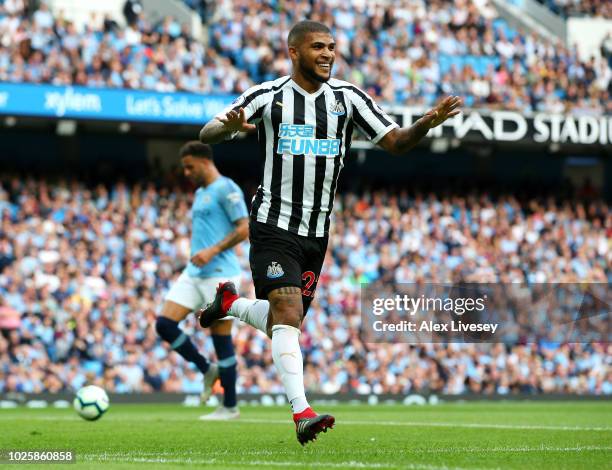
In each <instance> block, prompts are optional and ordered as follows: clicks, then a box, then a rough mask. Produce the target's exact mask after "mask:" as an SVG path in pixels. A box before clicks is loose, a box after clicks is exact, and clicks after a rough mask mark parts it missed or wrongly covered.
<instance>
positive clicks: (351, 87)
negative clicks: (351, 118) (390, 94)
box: [329, 85, 392, 126]
mask: <svg viewBox="0 0 612 470" xmlns="http://www.w3.org/2000/svg"><path fill="white" fill-rule="evenodd" d="M329 87H330V88H331V89H333V90H341V89H347V90H351V91H352V92H353V93H355V94H356V95H357V96H359V97H360V98H361V99H362V100H363V101H365V102H366V104H367V106H368V108H370V111H372V113H373V114H374V116H376V117H377V118H378V119H379V120H380V122H382V123H383V124H384V125H385V126H390V125H391V124H392V123H391V121H389V120H388V119H387V118H386V117H385V116H384V114H381V112H380V111H378V110H377V109H376V107H375V106H374V101H373V100H372V98H370V97H369V96H368V95H366V94H365V93H364V92H363V91H361V90H360V89H359V88H357V87H356V86H354V85H342V86H331V85H330V86H329ZM360 125H361V124H360Z"/></svg>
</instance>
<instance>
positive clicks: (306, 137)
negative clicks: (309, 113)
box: [276, 123, 340, 155]
mask: <svg viewBox="0 0 612 470" xmlns="http://www.w3.org/2000/svg"><path fill="white" fill-rule="evenodd" d="M314 136H315V133H314V126H311V125H308V124H303V125H300V124H285V123H282V124H281V125H280V127H279V130H278V137H279V139H278V145H277V147H276V153H280V154H284V153H289V154H291V155H309V154H312V155H338V154H339V153H340V139H315V138H314Z"/></svg>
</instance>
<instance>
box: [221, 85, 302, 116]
mask: <svg viewBox="0 0 612 470" xmlns="http://www.w3.org/2000/svg"><path fill="white" fill-rule="evenodd" d="M289 80H291V77H289V78H287V80H285V81H284V82H283V83H281V84H280V85H276V86H273V87H270V88H260V89H259V90H255V91H254V92H253V93H251V94H250V95H248V96H245V98H244V102H243V103H240V104H239V105H236V106H234V107H233V108H232V111H236V112H238V111H239V110H240V108H245V107H246V106H248V105H249V104H250V103H251V102H252V101H253V100H254V99H255V98H257V97H258V96H261V95H263V94H265V93H272V92H274V91H277V90H280V89H281V88H282V87H283V86H284V85H285V83H287V82H288V81H289ZM260 109H263V106H260V107H259V108H258V109H257V111H259V110H260ZM257 111H256V112H257ZM254 114H255V113H254ZM250 119H252V117H251V118H249V120H250Z"/></svg>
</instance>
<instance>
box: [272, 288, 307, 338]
mask: <svg viewBox="0 0 612 470" xmlns="http://www.w3.org/2000/svg"><path fill="white" fill-rule="evenodd" d="M269 301H270V312H271V314H272V323H273V324H274V325H290V326H294V327H296V328H299V326H300V324H301V323H302V317H303V316H304V308H303V306H302V293H301V291H300V289H299V288H298V287H289V288H282V289H277V290H275V291H272V292H271V293H270V296H269Z"/></svg>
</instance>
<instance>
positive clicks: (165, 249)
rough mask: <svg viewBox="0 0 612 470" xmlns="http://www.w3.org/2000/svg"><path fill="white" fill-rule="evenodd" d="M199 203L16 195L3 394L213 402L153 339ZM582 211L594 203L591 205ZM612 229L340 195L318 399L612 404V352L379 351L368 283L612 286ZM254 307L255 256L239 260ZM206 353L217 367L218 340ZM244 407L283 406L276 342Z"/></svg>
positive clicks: (515, 347)
mask: <svg viewBox="0 0 612 470" xmlns="http://www.w3.org/2000/svg"><path fill="white" fill-rule="evenodd" d="M191 197H192V196H191V193H189V192H185V189H184V188H182V187H180V186H178V185H176V186H172V185H167V186H164V187H161V188H157V187H156V186H155V185H153V184H152V183H151V184H146V185H138V184H136V185H128V184H126V183H122V182H117V183H116V184H115V185H114V186H112V187H110V188H109V187H106V186H103V185H98V186H88V185H86V184H84V182H82V181H81V182H79V181H76V180H70V181H63V182H56V183H51V182H48V181H46V180H44V179H34V178H32V177H30V178H28V179H25V180H24V179H20V178H16V177H15V178H12V179H5V180H4V181H2V184H1V185H0V214H1V219H0V220H1V222H0V332H1V333H2V334H1V335H0V392H9V391H19V392H38V391H43V390H47V391H52V392H57V391H61V390H74V389H78V388H79V387H80V386H81V385H83V384H84V383H86V382H88V383H92V382H93V383H96V384H98V385H101V386H103V387H104V388H105V389H106V390H108V391H112V392H130V391H154V390H163V391H170V392H179V391H180V392H191V393H197V392H199V391H201V388H202V379H201V375H200V374H199V373H197V372H195V371H194V370H192V369H191V368H190V367H189V366H188V365H187V363H186V362H184V361H183V359H182V358H180V357H179V355H178V354H174V353H171V354H169V352H170V351H169V349H168V346H167V345H166V344H165V343H162V342H161V341H160V340H159V339H158V337H157V334H156V332H155V328H154V324H155V318H156V315H157V314H158V313H159V309H160V306H161V305H162V301H163V297H164V295H165V293H166V291H167V289H168V286H169V284H170V282H171V281H172V279H174V278H175V277H176V276H177V275H178V273H179V272H180V270H181V269H182V267H183V266H184V264H185V263H186V261H187V260H188V259H189V244H190V217H189V215H190V214H189V210H190V202H191ZM576 201H577V200H576ZM610 240H612V212H611V211H610V207H609V206H608V205H607V204H606V203H605V202H602V201H601V200H598V199H591V200H590V201H589V200H587V201H585V202H568V200H565V201H555V200H554V199H553V198H550V199H546V198H542V199H540V198H532V199H526V200H518V199H517V198H516V197H515V196H511V195H505V196H503V195H502V196H500V197H493V196H492V195H490V194H487V193H484V192H481V193H476V192H474V193H467V194H464V193H459V192H457V193H451V194H449V195H448V196H446V195H443V194H438V195H435V194H433V193H432V194H419V193H418V192H412V193H408V192H407V191H398V192H395V191H394V192H387V191H386V190H381V191H366V192H364V193H363V194H362V195H356V194H354V193H350V192H349V193H345V194H342V195H339V197H338V200H337V204H336V213H335V222H334V224H333V233H332V234H331V237H330V248H329V253H328V256H327V259H326V262H325V266H324V267H323V271H322V274H321V278H320V281H319V287H318V289H317V294H316V301H315V302H314V303H313V305H312V307H311V309H310V311H309V313H308V316H307V319H306V321H305V323H304V327H303V334H302V336H301V342H302V345H303V350H304V356H305V361H306V368H305V377H306V384H307V387H308V388H309V389H310V390H311V391H319V392H323V393H334V392H338V391H343V392H356V393H360V394H370V393H374V394H380V393H386V392H389V393H407V392H419V391H421V392H427V391H434V392H438V393H449V394H458V393H462V392H468V391H471V392H476V393H499V394H507V393H533V394H535V393H549V392H574V393H595V394H612V364H611V361H612V354H611V353H612V350H611V349H610V348H612V346H610V344H609V343H597V342H591V343H586V344H573V343H571V344H568V343H554V342H550V341H541V342H535V343H528V344H520V343H516V344H509V345H504V344H479V345H467V344H450V345H443V344H423V345H418V346H410V345H407V344H403V343H399V344H368V343H364V342H363V341H362V339H361V337H360V334H359V326H360V321H361V317H360V309H359V302H360V297H359V293H360V283H362V282H369V281H374V280H377V279H385V280H388V281H391V282H392V281H397V282H414V281H420V280H424V281H432V282H451V281H453V280H456V278H457V276H461V277H463V278H468V279H471V280H479V281H488V282H495V281H503V282H511V281H526V280H527V281H530V282H553V281H555V282H610V281H612V270H610V266H612V246H611V245H610ZM237 250H238V254H239V256H240V259H241V263H242V265H243V267H244V273H243V281H244V282H243V288H242V290H243V293H244V294H246V295H251V296H252V295H253V288H252V284H251V282H250V272H249V270H248V262H247V254H248V244H247V243H245V244H242V245H240V246H238V247H237ZM194 325H195V322H194V320H193V318H189V319H188V320H187V321H186V325H185V327H184V329H185V331H186V332H188V333H196V336H195V343H196V344H197V345H198V347H199V348H201V349H202V350H203V351H206V352H207V354H208V355H209V356H211V355H212V354H213V353H212V351H213V348H212V344H211V343H212V342H211V341H210V339H209V336H208V334H207V332H202V331H201V330H200V329H199V328H198V329H196V328H195V326H194ZM235 344H236V350H237V355H238V360H239V381H238V392H239V393H245V392H264V391H265V392H282V388H281V384H280V382H279V380H278V377H277V374H276V372H275V370H274V366H273V363H272V360H271V352H270V351H271V350H270V344H269V340H268V339H267V338H265V337H264V336H263V334H261V333H259V332H257V331H256V330H254V329H252V328H250V327H247V326H243V327H238V326H237V327H236V335H235Z"/></svg>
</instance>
